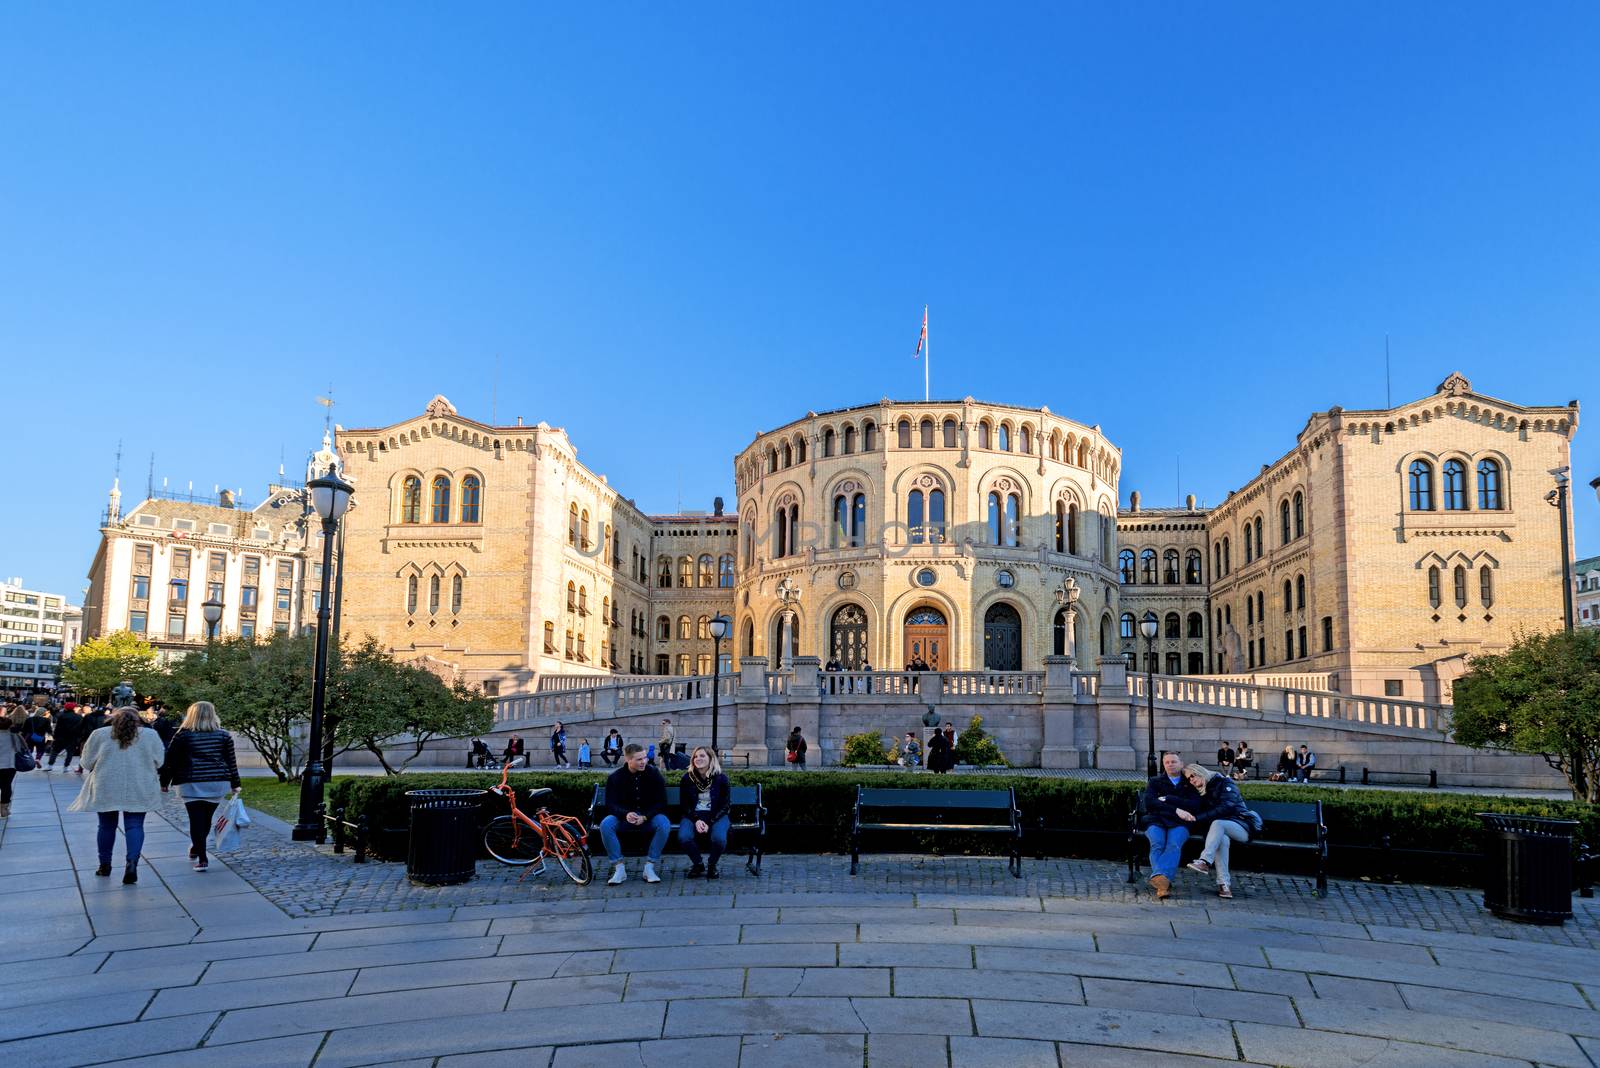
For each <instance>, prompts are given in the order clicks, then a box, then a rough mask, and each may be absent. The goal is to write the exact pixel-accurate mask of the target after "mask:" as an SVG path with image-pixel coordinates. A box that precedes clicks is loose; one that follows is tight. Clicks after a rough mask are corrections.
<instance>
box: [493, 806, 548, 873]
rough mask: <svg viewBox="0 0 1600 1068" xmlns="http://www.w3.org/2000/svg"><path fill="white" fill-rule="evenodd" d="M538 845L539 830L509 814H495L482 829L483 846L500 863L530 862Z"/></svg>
mask: <svg viewBox="0 0 1600 1068" xmlns="http://www.w3.org/2000/svg"><path fill="white" fill-rule="evenodd" d="M539 845H540V843H539V832H538V831H535V830H534V829H533V828H532V827H529V826H527V825H526V824H524V823H519V822H518V821H517V820H515V819H513V818H512V817H510V816H496V817H495V818H494V819H492V820H490V821H489V826H488V827H486V828H484V831H483V848H484V849H485V850H487V851H488V853H489V855H490V856H491V857H493V858H494V859H495V860H498V861H499V862H500V863H502V864H512V865H516V866H518V867H521V866H523V865H527V864H532V863H533V862H534V861H535V860H538V859H539Z"/></svg>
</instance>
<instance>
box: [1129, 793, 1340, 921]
mask: <svg viewBox="0 0 1600 1068" xmlns="http://www.w3.org/2000/svg"><path fill="white" fill-rule="evenodd" d="M1245 804H1246V805H1247V806H1249V807H1250V808H1251V809H1252V810H1254V811H1255V812H1256V813H1257V814H1259V815H1260V816H1261V818H1262V820H1263V821H1265V823H1266V826H1265V827H1263V828H1262V830H1261V833H1260V834H1255V835H1251V836H1250V841H1249V842H1248V843H1245V844H1243V845H1241V843H1239V842H1233V843H1231V846H1230V852H1229V858H1230V861H1231V858H1232V857H1235V856H1237V855H1238V851H1239V850H1240V849H1241V848H1246V849H1254V848H1257V847H1262V846H1265V847H1267V848H1270V849H1289V850H1295V851H1299V852H1309V853H1311V854H1312V856H1313V857H1314V858H1315V862H1316V867H1317V889H1316V893H1317V896H1318V897H1327V896H1328V828H1327V825H1326V824H1325V823H1323V821H1322V802H1321V801H1251V800H1249V799H1246V801H1245ZM1144 815H1145V812H1144V793H1143V791H1141V792H1140V793H1139V802H1138V804H1137V805H1136V806H1135V807H1134V810H1133V811H1132V812H1130V813H1128V882H1130V883H1133V882H1138V881H1139V869H1140V868H1141V867H1142V866H1143V865H1144V863H1145V861H1146V860H1147V859H1148V857H1149V855H1150V840H1149V839H1148V838H1146V837H1145V836H1144ZM1205 840H1206V836H1205V834H1204V832H1203V831H1202V832H1201V833H1198V834H1197V833H1194V832H1193V831H1191V832H1190V834H1189V840H1188V842H1186V843H1184V852H1185V855H1188V854H1195V855H1198V854H1199V853H1200V851H1201V850H1202V849H1203V848H1204V847H1205Z"/></svg>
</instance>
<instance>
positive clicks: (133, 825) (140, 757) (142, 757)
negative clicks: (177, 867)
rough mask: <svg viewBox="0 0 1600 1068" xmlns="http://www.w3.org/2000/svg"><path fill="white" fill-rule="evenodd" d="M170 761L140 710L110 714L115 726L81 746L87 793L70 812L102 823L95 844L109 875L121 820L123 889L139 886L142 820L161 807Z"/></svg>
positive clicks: (99, 871)
mask: <svg viewBox="0 0 1600 1068" xmlns="http://www.w3.org/2000/svg"><path fill="white" fill-rule="evenodd" d="M165 758H166V750H165V749H164V748H162V745H161V736H160V735H158V734H156V732H155V731H154V730H149V729H146V728H145V726H144V723H143V722H142V719H141V717H140V715H139V710H138V709H136V708H133V707H132V706H130V705H124V706H123V707H121V708H119V709H117V710H116V711H115V712H113V713H112V714H111V725H110V726H109V727H101V728H100V729H99V730H97V731H95V732H94V733H93V734H91V735H89V740H88V741H86V742H84V744H83V757H82V761H83V767H84V769H85V771H86V774H85V775H84V779H83V789H82V790H80V791H79V792H78V799H77V800H76V801H74V802H72V804H71V805H70V806H69V808H68V811H69V812H94V813H97V814H98V815H99V817H100V830H99V834H98V835H97V838H96V845H97V846H98V847H99V853H100V867H98V868H96V869H95V874H96V875H99V876H107V875H110V874H111V849H112V847H113V846H115V845H116V844H117V813H119V812H120V813H121V814H122V833H123V837H124V841H125V845H126V854H127V855H126V859H125V867H124V870H123V873H122V882H123V883H124V885H131V884H133V883H136V882H138V881H139V853H140V851H141V850H142V849H143V848H144V816H145V813H146V812H149V811H150V810H151V809H155V808H160V807H161V765H162V762H163V761H164V760H165Z"/></svg>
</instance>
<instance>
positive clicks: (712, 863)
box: [678, 745, 733, 879]
mask: <svg viewBox="0 0 1600 1068" xmlns="http://www.w3.org/2000/svg"><path fill="white" fill-rule="evenodd" d="M678 797H679V800H680V801H681V807H680V808H679V812H680V814H681V816H682V818H681V819H680V820H679V821H678V844H679V845H681V846H683V852H684V855H685V856H687V857H688V858H689V870H688V871H687V872H685V873H684V878H686V879H698V878H700V877H701V876H702V875H703V876H705V877H706V878H707V879H717V878H720V876H719V875H718V873H717V861H719V860H721V859H722V854H723V852H724V851H725V850H726V849H727V848H728V827H729V825H730V824H729V817H728V809H729V807H730V805H731V802H732V797H733V791H732V790H731V789H730V788H729V786H728V777H727V776H726V775H724V774H723V773H722V762H721V761H719V760H718V759H717V755H716V754H715V753H713V752H712V751H711V750H710V749H708V748H706V747H705V746H703V745H697V746H695V749H694V752H693V753H692V754H691V755H690V757H689V770H688V771H686V772H684V773H683V778H682V779H681V780H680V781H679V783H678ZM702 839H703V840H705V841H706V842H707V843H708V844H709V845H710V847H711V855H710V856H709V857H707V858H705V859H704V860H702V859H701V856H700V842H701V840H702Z"/></svg>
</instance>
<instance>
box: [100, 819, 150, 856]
mask: <svg viewBox="0 0 1600 1068" xmlns="http://www.w3.org/2000/svg"><path fill="white" fill-rule="evenodd" d="M96 815H98V816H99V817H100V830H99V831H98V832H97V833H96V835H95V845H97V846H98V847H99V848H100V863H101V864H110V863H111V847H112V846H114V845H116V844H117V814H116V813H115V812H99V813H96ZM122 833H123V834H124V835H125V836H126V837H127V839H128V842H127V846H128V849H127V853H128V867H130V868H131V867H133V866H134V865H135V864H138V863H139V853H140V851H142V850H143V849H144V813H143V812H124V813H123V814H122Z"/></svg>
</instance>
